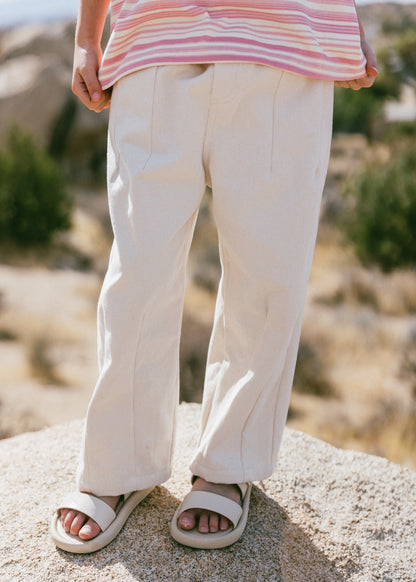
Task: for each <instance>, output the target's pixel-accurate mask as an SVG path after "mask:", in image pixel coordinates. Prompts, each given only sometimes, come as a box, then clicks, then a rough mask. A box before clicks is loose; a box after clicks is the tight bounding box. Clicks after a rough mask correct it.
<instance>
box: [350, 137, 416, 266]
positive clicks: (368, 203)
mask: <svg viewBox="0 0 416 582" xmlns="http://www.w3.org/2000/svg"><path fill="white" fill-rule="evenodd" d="M412 141H413V140H412ZM345 194H346V198H347V200H348V201H349V202H350V206H349V209H348V210H346V212H345V213H344V215H343V219H342V222H341V223H342V226H343V227H344V230H345V232H346V234H347V236H348V238H349V239H350V240H351V241H352V243H353V245H354V248H355V251H356V254H357V256H358V257H359V259H361V261H362V262H363V263H365V264H376V265H378V266H380V267H381V268H382V269H383V270H385V271H390V270H392V269H393V268H395V267H414V266H415V264H416V150H415V147H414V144H412V145H411V146H410V147H408V148H406V149H405V150H404V151H402V152H401V153H399V154H397V155H396V156H395V157H393V159H392V160H391V162H390V163H388V164H386V165H385V166H381V165H380V166H372V167H369V168H367V169H366V170H365V171H364V172H363V173H362V174H361V175H359V176H358V178H357V179H356V180H355V182H354V183H353V184H352V185H350V186H349V187H348V188H347V189H346V192H345Z"/></svg>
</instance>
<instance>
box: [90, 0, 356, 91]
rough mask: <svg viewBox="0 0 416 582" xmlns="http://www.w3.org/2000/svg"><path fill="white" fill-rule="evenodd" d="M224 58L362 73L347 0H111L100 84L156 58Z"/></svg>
mask: <svg viewBox="0 0 416 582" xmlns="http://www.w3.org/2000/svg"><path fill="white" fill-rule="evenodd" d="M172 36H174V37H175V38H172ZM147 52H151V55H149V56H147V55H146V53H147ZM230 52H231V55H230V54H229V53H230ZM169 53H171V54H169ZM166 54H168V56H166ZM158 55H159V56H158ZM227 61H228V62H241V61H244V62H257V63H260V64H265V65H268V66H273V67H278V68H283V69H285V70H288V71H291V72H296V73H300V74H303V75H307V76H311V77H319V78H330V79H340V80H341V79H346V78H356V77H359V76H363V74H364V66H363V62H364V61H363V55H362V53H361V49H360V39H359V29H358V24H357V18H356V13H355V8H354V3H353V0H331V1H330V0H327V1H326V2H320V1H319V0H309V2H300V1H298V0H269V1H255V0H228V1H226V2H222V3H218V0H199V1H198V0H194V1H191V0H189V1H188V0H161V1H158V0H136V1H134V0H113V2H112V36H111V38H110V43H109V46H108V47H107V50H106V52H105V55H104V59H103V63H102V67H101V70H100V79H101V82H102V84H103V86H104V87H108V86H110V85H111V84H113V83H114V82H116V81H117V80H118V79H119V78H120V77H121V76H123V75H125V74H128V73H129V72H132V71H133V70H138V69H140V68H144V67H149V66H152V65H154V64H169V63H186V62H189V63H196V62H227Z"/></svg>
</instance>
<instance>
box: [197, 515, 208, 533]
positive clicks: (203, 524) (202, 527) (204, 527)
mask: <svg viewBox="0 0 416 582" xmlns="http://www.w3.org/2000/svg"><path fill="white" fill-rule="evenodd" d="M198 531H200V532H201V533H209V514H208V512H206V511H201V514H200V516H199V523H198Z"/></svg>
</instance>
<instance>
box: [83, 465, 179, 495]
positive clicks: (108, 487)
mask: <svg viewBox="0 0 416 582" xmlns="http://www.w3.org/2000/svg"><path fill="white" fill-rule="evenodd" d="M170 475H171V472H170V471H164V472H160V473H153V474H151V475H146V476H141V477H140V478H136V477H134V478H132V479H129V480H126V481H123V482H122V483H121V482H117V483H114V482H113V483H109V481H108V480H107V479H104V480H103V482H101V483H100V484H99V485H97V484H94V483H92V482H86V481H82V479H77V486H78V489H79V490H80V491H88V492H89V493H92V494H93V495H97V496H100V497H102V496H103V495H124V494H126V493H131V492H132V491H140V490H141V489H147V488H148V487H155V486H156V485H161V484H162V483H164V482H165V481H167V480H168V479H169V478H170Z"/></svg>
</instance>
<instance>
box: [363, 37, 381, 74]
mask: <svg viewBox="0 0 416 582" xmlns="http://www.w3.org/2000/svg"><path fill="white" fill-rule="evenodd" d="M362 49H363V53H364V56H365V58H366V61H367V64H366V71H367V74H368V75H370V77H377V75H378V70H377V57H376V54H375V52H374V51H373V49H372V48H371V47H370V45H369V44H368V43H367V42H363V43H362Z"/></svg>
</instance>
